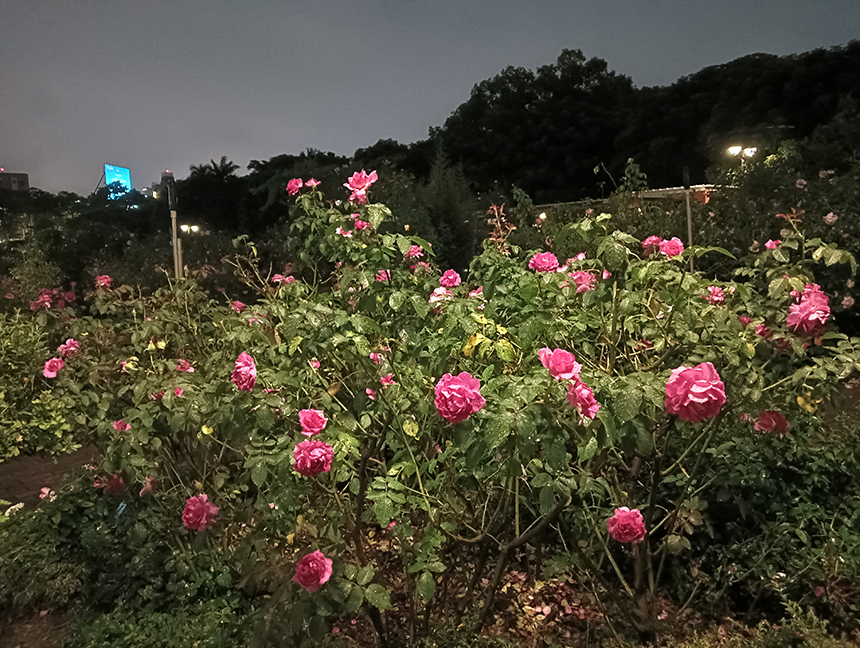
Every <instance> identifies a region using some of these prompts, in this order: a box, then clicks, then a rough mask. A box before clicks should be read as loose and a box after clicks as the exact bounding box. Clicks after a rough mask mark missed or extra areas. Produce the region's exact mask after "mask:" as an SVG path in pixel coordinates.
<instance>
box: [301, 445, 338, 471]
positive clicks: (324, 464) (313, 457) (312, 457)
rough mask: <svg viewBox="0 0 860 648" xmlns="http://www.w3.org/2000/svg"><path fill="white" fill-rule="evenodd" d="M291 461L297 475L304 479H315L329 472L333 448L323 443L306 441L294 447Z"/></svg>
mask: <svg viewBox="0 0 860 648" xmlns="http://www.w3.org/2000/svg"><path fill="white" fill-rule="evenodd" d="M293 459H294V460H295V470H296V472H297V473H299V474H300V475H304V476H305V477H316V476H317V475H319V474H321V473H324V472H328V471H329V470H331V462H332V459H334V448H332V447H331V446H330V445H329V444H328V443H325V442H324V441H313V440H311V439H308V440H307V441H302V442H301V443H299V444H297V445H296V447H295V449H294V450H293Z"/></svg>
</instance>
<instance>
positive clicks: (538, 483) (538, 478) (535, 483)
mask: <svg viewBox="0 0 860 648" xmlns="http://www.w3.org/2000/svg"><path fill="white" fill-rule="evenodd" d="M551 482H552V476H551V475H549V474H548V473H545V472H542V473H538V474H537V475H535V476H534V479H532V488H543V487H544V486H548V485H549V484H550V483H551Z"/></svg>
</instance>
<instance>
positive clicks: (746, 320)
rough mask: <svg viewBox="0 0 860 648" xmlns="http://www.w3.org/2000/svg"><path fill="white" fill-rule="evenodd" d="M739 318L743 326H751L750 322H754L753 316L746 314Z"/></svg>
mask: <svg viewBox="0 0 860 648" xmlns="http://www.w3.org/2000/svg"><path fill="white" fill-rule="evenodd" d="M738 319H739V320H740V322H741V325H742V326H749V324H750V322H752V317H747V316H746V315H741V316H740V317H739V318H738Z"/></svg>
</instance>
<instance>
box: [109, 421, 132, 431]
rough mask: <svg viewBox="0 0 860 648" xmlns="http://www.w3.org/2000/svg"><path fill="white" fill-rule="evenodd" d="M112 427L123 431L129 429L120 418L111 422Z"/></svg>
mask: <svg viewBox="0 0 860 648" xmlns="http://www.w3.org/2000/svg"><path fill="white" fill-rule="evenodd" d="M113 429H114V430H116V431H117V432H125V431H126V430H130V429H131V426H130V425H129V424H128V423H126V422H125V421H123V420H122V419H120V420H118V421H114V422H113Z"/></svg>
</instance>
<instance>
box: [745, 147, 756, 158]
mask: <svg viewBox="0 0 860 648" xmlns="http://www.w3.org/2000/svg"><path fill="white" fill-rule="evenodd" d="M756 151H758V149H757V148H756V147H755V146H750V147H748V148H745V149H744V157H748V158H751V157H752V156H753V155H755V154H756Z"/></svg>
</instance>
